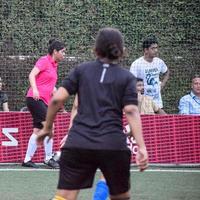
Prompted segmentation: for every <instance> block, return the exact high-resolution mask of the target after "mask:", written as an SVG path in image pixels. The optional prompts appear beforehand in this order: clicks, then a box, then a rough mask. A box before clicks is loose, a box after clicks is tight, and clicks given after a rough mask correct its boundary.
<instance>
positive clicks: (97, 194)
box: [93, 174, 109, 200]
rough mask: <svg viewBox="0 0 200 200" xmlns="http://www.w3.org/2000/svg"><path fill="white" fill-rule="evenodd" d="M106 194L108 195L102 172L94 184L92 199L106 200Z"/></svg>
mask: <svg viewBox="0 0 200 200" xmlns="http://www.w3.org/2000/svg"><path fill="white" fill-rule="evenodd" d="M108 196H109V189H108V186H107V184H106V180H105V178H104V176H103V174H101V177H100V179H99V180H98V182H97V184H96V188H95V191H94V195H93V200H106V199H107V198H108Z"/></svg>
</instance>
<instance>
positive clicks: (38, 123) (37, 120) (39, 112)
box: [26, 97, 48, 129]
mask: <svg viewBox="0 0 200 200" xmlns="http://www.w3.org/2000/svg"><path fill="white" fill-rule="evenodd" d="M26 104H27V107H28V109H29V111H30V113H31V115H32V117H33V127H34V128H39V129H42V128H43V124H42V122H44V121H45V120H46V114H47V108H48V107H47V105H46V104H45V103H44V102H43V101H42V100H37V101H36V100H35V99H34V98H32V97H27V98H26Z"/></svg>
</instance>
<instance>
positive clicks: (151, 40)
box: [142, 36, 158, 50]
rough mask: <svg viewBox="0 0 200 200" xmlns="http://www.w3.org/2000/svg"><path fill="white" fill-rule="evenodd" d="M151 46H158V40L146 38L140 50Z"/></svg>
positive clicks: (153, 37)
mask: <svg viewBox="0 0 200 200" xmlns="http://www.w3.org/2000/svg"><path fill="white" fill-rule="evenodd" d="M152 44H158V40H157V39H156V37H155V36H151V37H147V38H146V39H145V40H144V41H143V44H142V48H143V50H144V49H148V48H149V47H150V46H151V45H152Z"/></svg>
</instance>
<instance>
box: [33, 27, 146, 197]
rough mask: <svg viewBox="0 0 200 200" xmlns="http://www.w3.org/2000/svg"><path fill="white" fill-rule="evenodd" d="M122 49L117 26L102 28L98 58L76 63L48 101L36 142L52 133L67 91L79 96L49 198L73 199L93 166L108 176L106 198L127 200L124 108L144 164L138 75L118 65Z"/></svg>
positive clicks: (85, 185) (139, 160)
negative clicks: (76, 109)
mask: <svg viewBox="0 0 200 200" xmlns="http://www.w3.org/2000/svg"><path fill="white" fill-rule="evenodd" d="M123 49H124V46H123V37H122V34H121V33H120V32H119V31H118V30H117V29H114V28H103V29H101V30H100V31H99V33H98V35H97V37H96V43H95V53H96V55H97V60H95V61H90V62H87V63H82V64H80V65H79V66H77V67H75V69H74V70H73V71H72V72H71V73H70V74H69V76H68V77H67V78H66V79H65V80H64V81H63V83H62V86H61V87H60V88H59V89H58V91H57V92H56V94H55V96H54V97H53V99H52V101H51V103H50V105H49V108H48V112H47V117H46V124H45V126H44V128H43V130H42V131H41V133H40V135H39V136H38V138H37V141H38V143H39V144H40V143H42V141H43V140H44V138H45V137H46V136H49V137H50V138H51V137H53V132H52V126H53V121H54V118H55V116H56V113H57V112H58V110H59V109H60V107H61V105H62V104H63V103H64V102H65V101H66V99H67V98H68V97H69V95H74V94H78V105H79V106H78V112H77V115H76V116H75V118H74V121H73V125H72V127H71V129H70V131H69V135H68V138H67V140H66V142H65V145H64V146H63V148H62V153H61V158H60V175H59V182H58V189H57V192H56V196H55V197H54V198H53V200H76V199H77V196H78V192H79V190H80V189H84V188H90V187H92V184H93V179H94V175H95V173H96V170H97V168H99V169H100V170H101V172H102V173H103V175H104V177H105V179H106V182H107V185H108V187H109V192H110V199H112V200H128V199H130V192H129V189H130V158H131V153H130V150H129V149H128V148H127V145H126V136H125V134H124V133H123V127H122V115H123V111H124V112H125V115H126V118H127V121H128V123H129V124H130V127H131V130H132V134H133V136H134V137H135V139H136V142H137V145H138V153H137V155H136V162H137V164H138V166H139V169H140V170H141V171H143V170H145V169H146V168H147V166H148V154H147V151H146V146H145V143H144V140H143V135H142V125H141V119H140V114H139V111H138V107H137V92H136V78H135V77H134V76H133V75H132V74H131V73H130V72H129V71H127V70H125V69H123V68H121V67H120V66H119V65H118V64H116V63H117V60H119V59H120V58H121V57H122V56H123Z"/></svg>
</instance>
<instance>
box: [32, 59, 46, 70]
mask: <svg viewBox="0 0 200 200" xmlns="http://www.w3.org/2000/svg"><path fill="white" fill-rule="evenodd" d="M46 63H47V59H46V57H44V56H43V57H41V58H39V59H38V61H37V62H36V63H35V67H37V68H38V69H39V70H40V71H44V70H45V68H46V66H47V65H46Z"/></svg>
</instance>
